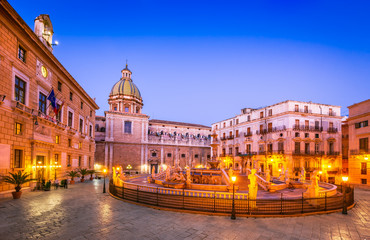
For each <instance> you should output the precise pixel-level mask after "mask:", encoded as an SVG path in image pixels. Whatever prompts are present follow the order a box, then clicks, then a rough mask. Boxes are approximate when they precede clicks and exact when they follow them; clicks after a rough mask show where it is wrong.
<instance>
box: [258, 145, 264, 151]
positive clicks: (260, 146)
mask: <svg viewBox="0 0 370 240" xmlns="http://www.w3.org/2000/svg"><path fill="white" fill-rule="evenodd" d="M258 151H259V152H260V153H264V152H265V145H264V144H260V145H258Z"/></svg>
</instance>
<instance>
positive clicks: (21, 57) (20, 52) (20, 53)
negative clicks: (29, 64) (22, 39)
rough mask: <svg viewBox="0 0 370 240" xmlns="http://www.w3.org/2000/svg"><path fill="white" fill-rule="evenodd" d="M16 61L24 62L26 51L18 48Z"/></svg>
mask: <svg viewBox="0 0 370 240" xmlns="http://www.w3.org/2000/svg"><path fill="white" fill-rule="evenodd" d="M18 59H19V60H21V61H22V62H24V63H25V62H26V50H25V49H24V48H22V47H21V46H18Z"/></svg>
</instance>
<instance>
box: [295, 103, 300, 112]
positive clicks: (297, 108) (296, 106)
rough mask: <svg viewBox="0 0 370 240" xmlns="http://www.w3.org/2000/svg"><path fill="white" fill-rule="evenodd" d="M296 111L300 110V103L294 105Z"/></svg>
mask: <svg viewBox="0 0 370 240" xmlns="http://www.w3.org/2000/svg"><path fill="white" fill-rule="evenodd" d="M294 111H295V112H299V106H298V104H296V105H294Z"/></svg>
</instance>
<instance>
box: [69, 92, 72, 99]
mask: <svg viewBox="0 0 370 240" xmlns="http://www.w3.org/2000/svg"><path fill="white" fill-rule="evenodd" d="M69 100H71V101H73V93H72V92H69Z"/></svg>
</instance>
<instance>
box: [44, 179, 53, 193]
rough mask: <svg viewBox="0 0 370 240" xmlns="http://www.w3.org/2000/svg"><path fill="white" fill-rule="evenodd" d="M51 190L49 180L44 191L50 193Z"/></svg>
mask: <svg viewBox="0 0 370 240" xmlns="http://www.w3.org/2000/svg"><path fill="white" fill-rule="evenodd" d="M50 188H51V181H50V180H49V181H47V182H46V183H45V187H44V191H50Z"/></svg>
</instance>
